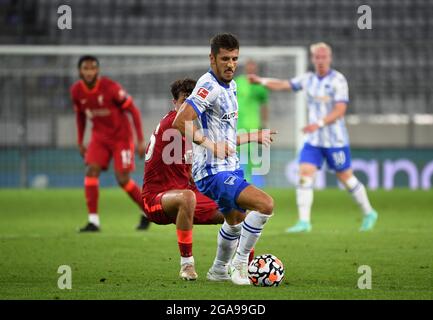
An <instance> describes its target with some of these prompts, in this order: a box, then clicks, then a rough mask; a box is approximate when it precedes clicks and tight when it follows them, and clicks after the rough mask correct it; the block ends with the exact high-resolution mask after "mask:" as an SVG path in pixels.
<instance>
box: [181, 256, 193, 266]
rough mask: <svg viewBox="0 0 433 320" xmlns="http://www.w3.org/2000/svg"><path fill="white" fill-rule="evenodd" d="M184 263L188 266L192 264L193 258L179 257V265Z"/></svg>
mask: <svg viewBox="0 0 433 320" xmlns="http://www.w3.org/2000/svg"><path fill="white" fill-rule="evenodd" d="M185 263H188V264H194V257H193V256H191V257H180V265H183V264H185Z"/></svg>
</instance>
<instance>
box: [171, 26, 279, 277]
mask: <svg viewBox="0 0 433 320" xmlns="http://www.w3.org/2000/svg"><path fill="white" fill-rule="evenodd" d="M238 56H239V42H238V40H237V39H236V37H234V36H233V35H231V34H227V33H225V34H218V35H216V36H215V37H213V38H212V40H211V53H210V55H209V58H210V65H211V68H210V69H209V71H208V72H206V73H205V74H204V75H203V76H201V77H200V79H199V80H198V81H197V85H196V87H195V89H194V91H193V92H192V94H191V95H190V96H189V97H188V98H187V99H186V100H185V102H184V104H183V105H182V106H181V108H180V110H179V111H178V113H177V115H176V118H175V120H174V122H173V127H174V128H176V129H178V130H179V131H180V132H181V133H182V134H183V135H185V134H187V136H189V137H190V138H192V140H193V141H194V144H193V166H192V174H193V178H194V180H195V183H196V185H197V188H198V189H199V191H200V192H202V193H203V194H205V195H207V196H208V197H210V198H212V199H214V200H215V201H216V203H217V204H218V207H219V209H220V211H221V212H222V213H223V214H224V218H225V222H224V224H223V225H222V227H221V230H220V232H219V234H218V247H217V254H216V257H215V260H214V264H213V266H212V267H211V268H210V270H209V272H208V274H207V278H208V279H209V280H212V281H222V280H230V279H231V280H232V282H233V283H235V284H237V285H249V284H250V281H249V279H248V270H247V269H248V255H249V253H250V251H251V249H252V248H253V247H254V245H255V243H256V242H257V240H258V239H259V237H260V235H261V232H262V229H263V226H264V225H265V223H266V222H267V221H268V219H269V218H270V216H271V215H272V212H273V208H274V201H273V199H272V198H271V197H270V196H269V195H268V194H266V193H265V192H263V191H262V190H260V189H258V188H256V187H254V186H253V185H251V184H249V183H248V182H246V181H245V179H244V176H243V171H242V170H241V169H240V167H239V159H238V156H237V154H236V151H235V150H236V146H237V145H239V144H241V143H244V142H251V141H255V142H259V143H265V142H266V141H267V142H270V140H271V139H270V135H268V136H267V137H265V136H266V135H258V134H256V133H249V134H246V135H242V136H237V130H236V126H237V117H238V104H237V98H236V83H235V81H232V80H233V76H234V73H235V70H236V67H237V64H238ZM193 121H194V126H193V128H192V130H191V131H192V132H188V129H187V126H188V124H192V123H193ZM268 134H269V132H268ZM264 137H265V138H264ZM263 139H264V140H263ZM246 210H249V212H248V214H247V215H246V217H245V212H246ZM244 218H245V220H244ZM239 237H240V239H239ZM238 239H239V245H238V247H237V250H236V244H237V240H238ZM235 251H236V254H235V256H234V258H233V260H232V256H233V254H234V253H235ZM231 260H232V261H231ZM230 261H231V262H230ZM229 267H230V275H229Z"/></svg>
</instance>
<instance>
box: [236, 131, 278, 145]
mask: <svg viewBox="0 0 433 320" xmlns="http://www.w3.org/2000/svg"><path fill="white" fill-rule="evenodd" d="M277 133H278V132H277V131H275V130H269V129H266V130H259V131H257V132H249V133H243V134H238V136H237V141H236V144H237V145H238V146H239V145H241V144H245V143H250V142H257V143H258V144H263V145H265V146H266V147H269V146H270V145H271V143H272V142H273V141H274V139H273V135H275V134H277Z"/></svg>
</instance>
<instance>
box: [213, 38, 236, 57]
mask: <svg viewBox="0 0 433 320" xmlns="http://www.w3.org/2000/svg"><path fill="white" fill-rule="evenodd" d="M210 48H211V53H212V54H213V55H214V56H216V55H217V54H218V52H219V50H220V49H221V48H222V49H226V50H229V51H232V50H235V49H239V41H238V39H237V38H236V36H234V35H232V34H231V33H220V34H217V35H215V36H214V37H213V38H212V39H211V40H210Z"/></svg>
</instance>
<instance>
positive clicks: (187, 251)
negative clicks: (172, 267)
mask: <svg viewBox="0 0 433 320" xmlns="http://www.w3.org/2000/svg"><path fill="white" fill-rule="evenodd" d="M176 232H177V243H178V244H179V251H180V255H181V256H182V257H184V258H188V257H191V256H192V230H179V229H178V230H176Z"/></svg>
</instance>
